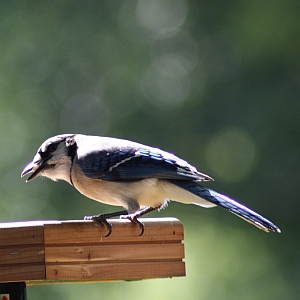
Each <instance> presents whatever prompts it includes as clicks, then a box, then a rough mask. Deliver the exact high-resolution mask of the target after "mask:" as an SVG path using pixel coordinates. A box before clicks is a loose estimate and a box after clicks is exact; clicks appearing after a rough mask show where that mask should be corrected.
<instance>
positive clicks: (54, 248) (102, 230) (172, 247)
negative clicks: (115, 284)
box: [0, 218, 185, 300]
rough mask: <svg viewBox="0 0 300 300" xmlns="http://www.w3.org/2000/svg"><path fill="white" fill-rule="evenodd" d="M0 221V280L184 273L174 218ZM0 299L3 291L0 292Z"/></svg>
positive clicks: (129, 277)
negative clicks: (139, 222) (136, 221)
mask: <svg viewBox="0 0 300 300" xmlns="http://www.w3.org/2000/svg"><path fill="white" fill-rule="evenodd" d="M142 221H143V223H144V225H145V231H144V234H143V235H142V236H139V234H140V228H139V227H138V226H136V225H135V224H132V223H131V222H130V221H128V220H120V219H119V220H109V222H110V223H111V224H112V225H113V229H112V233H111V235H110V236H108V237H106V235H107V233H108V231H107V228H106V227H105V226H100V225H97V224H96V223H95V222H93V221H29V222H17V223H0V294H1V293H2V294H4V293H3V291H2V290H3V288H2V290H1V283H3V285H5V283H13V282H24V283H26V284H27V285H36V284H44V283H53V282H54V283H55V282H59V283H70V282H95V281H112V280H113V281H116V280H140V279H150V278H166V277H177V276H185V263H184V262H183V258H184V245H183V243H182V241H183V226H182V223H181V222H180V221H178V220H177V219H174V218H158V219H147V218H143V219H142ZM0 300H1V297H0Z"/></svg>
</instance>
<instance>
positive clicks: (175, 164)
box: [78, 146, 212, 181]
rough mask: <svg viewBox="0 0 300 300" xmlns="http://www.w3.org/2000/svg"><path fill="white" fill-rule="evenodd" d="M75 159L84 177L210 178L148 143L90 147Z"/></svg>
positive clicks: (131, 178)
mask: <svg viewBox="0 0 300 300" xmlns="http://www.w3.org/2000/svg"><path fill="white" fill-rule="evenodd" d="M78 163H79V165H80V167H81V169H82V171H83V173H84V174H85V175H86V176H87V177H89V178H94V179H102V180H108V181H132V180H140V179H145V178H160V179H181V180H196V181H208V180H212V178H210V177H209V176H207V175H205V174H202V173H200V172H198V171H197V170H196V168H195V167H193V166H191V165H190V164H188V163H187V162H185V161H184V160H182V159H180V158H178V157H176V156H175V155H173V154H170V153H168V152H165V151H162V150H160V149H157V148H151V147H149V148H146V147H145V148H138V149H137V148H133V147H130V146H129V147H128V146H127V147H122V148H121V147H119V148H116V147H114V148H112V149H105V150H102V151H94V152H91V153H88V154H87V155H85V156H83V157H81V158H80V159H79V161H78Z"/></svg>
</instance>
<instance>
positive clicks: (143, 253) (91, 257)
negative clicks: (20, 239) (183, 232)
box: [45, 243, 184, 265]
mask: <svg viewBox="0 0 300 300" xmlns="http://www.w3.org/2000/svg"><path fill="white" fill-rule="evenodd" d="M183 257H184V246H183V244H181V243H177V244H174V243H172V244H167V243H164V244H112V245H101V244H100V245H98V246H91V245H74V246H73V245H72V246H56V247H55V246H50V247H46V248H45V260H46V264H47V265H48V264H50V263H63V262H86V263H87V262H99V261H104V262H105V261H106V262H108V261H109V262H116V261H127V262H128V261H132V262H134V261H137V260H138V261H143V260H148V261H149V260H176V259H177V260H181V259H182V258H183Z"/></svg>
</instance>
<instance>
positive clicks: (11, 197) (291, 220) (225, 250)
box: [0, 0, 300, 300]
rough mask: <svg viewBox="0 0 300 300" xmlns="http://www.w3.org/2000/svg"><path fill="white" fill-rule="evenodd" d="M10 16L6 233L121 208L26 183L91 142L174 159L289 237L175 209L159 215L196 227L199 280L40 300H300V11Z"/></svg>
mask: <svg viewBox="0 0 300 300" xmlns="http://www.w3.org/2000/svg"><path fill="white" fill-rule="evenodd" d="M0 6H1V9H0V41H1V47H0V66H1V67H0V128H1V132H0V144H1V147H0V162H1V164H0V168H1V173H0V174H1V175H0V197H1V198H0V199H1V200H0V220H1V221H2V222H10V221H16V220H36V219H63V220H65V219H81V218H82V217H83V216H84V215H91V214H95V213H100V212H108V211H112V210H114V209H115V208H113V207H108V206H106V205H102V204H99V203H96V202H94V201H91V200H87V199H85V198H84V197H83V196H82V195H80V194H79V193H78V192H77V191H76V190H75V189H73V188H72V187H71V186H69V185H68V184H67V183H65V182H59V183H54V182H51V181H50V180H40V179H36V180H34V181H33V182H31V183H30V184H25V182H24V181H25V180H23V179H20V173H21V171H22V169H23V167H24V166H25V165H26V163H28V162H29V161H30V160H31V159H32V157H33V155H34V154H35V152H36V150H37V148H38V147H39V146H40V144H41V143H42V142H43V141H44V140H45V139H46V138H48V137H50V136H53V135H56V134H60V133H85V134H95V135H108V136H115V137H120V138H127V139H131V140H135V141H139V142H141V143H145V144H149V145H152V146H158V147H160V148H162V149H165V150H168V151H171V152H174V153H175V154H176V155H178V156H180V157H182V158H184V159H186V160H188V161H189V162H190V163H192V164H193V165H195V166H197V168H198V169H199V170H200V171H202V172H204V173H207V174H209V175H211V176H212V177H214V178H215V180H216V181H215V182H213V183H209V184H207V185H209V186H210V187H212V188H214V189H216V190H219V191H221V192H224V193H225V194H228V195H230V196H232V197H233V198H235V199H238V200H239V201H241V202H242V203H245V204H246V205H247V206H249V207H251V208H253V209H254V210H256V211H258V212H259V213H261V214H262V215H264V216H266V217H267V218H269V219H270V220H272V221H273V222H274V223H275V224H276V225H278V226H279V227H280V228H281V229H282V233H281V234H266V233H264V232H263V231H260V230H258V229H256V228H255V227H253V226H250V225H249V224H247V223H246V222H243V221H242V220H240V219H239V218H237V217H235V216H233V215H231V214H230V213H226V212H225V211H224V210H222V209H220V208H215V209H201V208H195V207H193V206H189V205H182V204H177V203H175V202H173V203H171V204H170V205H169V208H168V209H166V210H164V211H162V212H160V213H153V214H152V215H151V216H152V217H154V216H160V217H163V216H174V217H177V218H179V219H180V220H181V221H182V222H183V224H184V226H185V247H186V267H187V276H186V277H185V278H173V279H155V280H147V281H140V282H129V283H125V282H120V283H95V284H78V285H51V286H39V287H29V288H28V298H29V299H31V300H38V299H44V300H47V299H86V298H88V299H99V298H106V299H119V298H121V297H122V298H123V299H131V300H134V299H141V298H142V299H187V300H188V299H220V300H223V299H231V300H232V299H249V300H250V299H272V300H274V299H298V297H299V293H300V285H299V282H300V260H299V255H298V251H299V245H300V240H299V223H300V221H299V195H300V185H299V170H300V169H299V164H300V163H299V153H300V135H299V126H300V118H299V116H300V102H299V94H300V60H299V53H300V43H299V39H300V18H299V13H300V3H299V1H297V0H286V1H283V0H275V1H270V0H266V1H259V0H254V1H236V0H235V1H234V0H232V1H208V0H201V1H192V0H149V1H147V0H126V1H120V0H106V1H93V0H87V1H78V0H77V1H75V0H69V1H67V0H60V1H57V0H52V1H13V0H12V1H1V5H0ZM297 228H298V229H297ZM297 232H298V233H297Z"/></svg>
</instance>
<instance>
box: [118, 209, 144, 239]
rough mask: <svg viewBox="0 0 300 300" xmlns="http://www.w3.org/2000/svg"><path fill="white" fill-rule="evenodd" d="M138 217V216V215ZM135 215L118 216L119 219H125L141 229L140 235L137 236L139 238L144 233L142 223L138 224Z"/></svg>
mask: <svg viewBox="0 0 300 300" xmlns="http://www.w3.org/2000/svg"><path fill="white" fill-rule="evenodd" d="M138 216H139V214H138ZM138 216H137V214H128V215H123V216H120V219H127V220H129V221H130V222H132V223H134V224H136V225H138V226H139V227H140V229H141V233H140V234H139V236H142V235H143V234H144V231H145V226H144V224H143V223H142V222H140V221H139V220H138V219H137V218H138Z"/></svg>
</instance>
